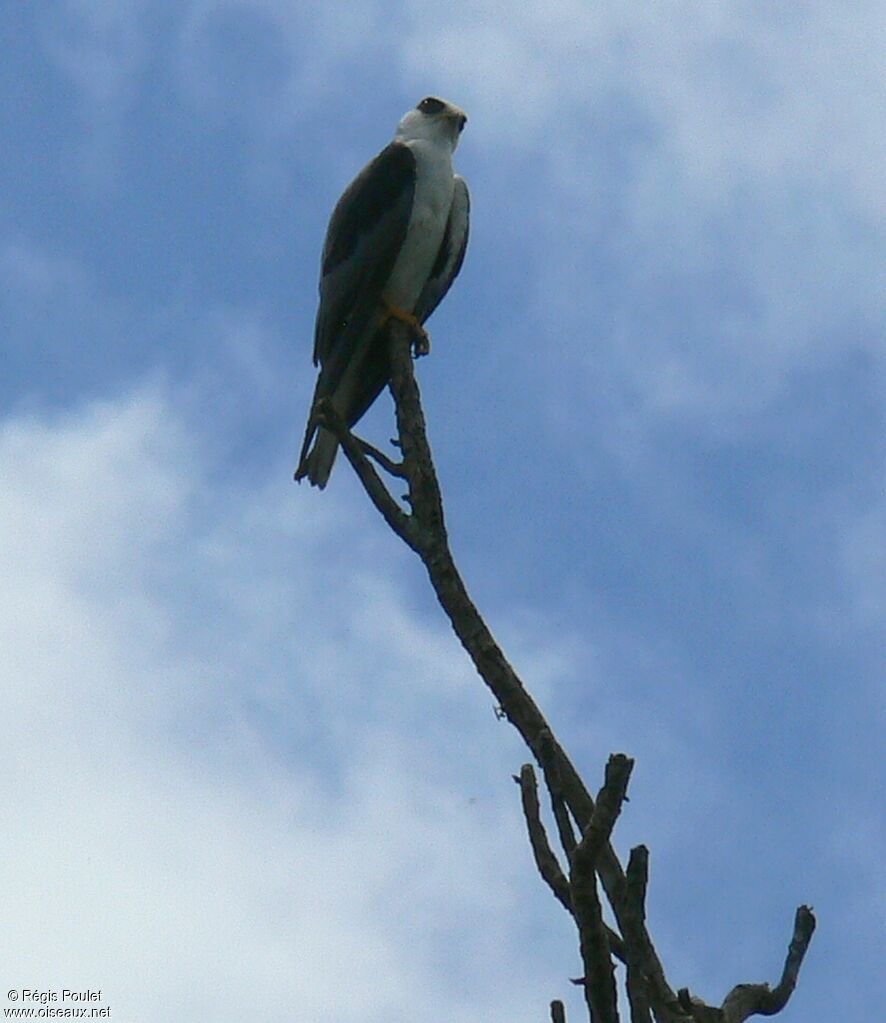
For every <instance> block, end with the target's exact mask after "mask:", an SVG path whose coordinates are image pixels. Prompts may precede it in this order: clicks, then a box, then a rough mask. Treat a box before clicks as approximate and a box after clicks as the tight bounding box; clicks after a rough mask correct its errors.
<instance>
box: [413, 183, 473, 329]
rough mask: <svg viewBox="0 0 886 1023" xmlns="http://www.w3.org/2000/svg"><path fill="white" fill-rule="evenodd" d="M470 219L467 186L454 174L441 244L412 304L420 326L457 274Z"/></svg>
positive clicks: (469, 200) (465, 244)
mask: <svg viewBox="0 0 886 1023" xmlns="http://www.w3.org/2000/svg"><path fill="white" fill-rule="evenodd" d="M470 215H471V197H470V195H469V194H468V186H467V184H466V182H465V179H464V178H463V177H461V176H460V175H458V174H456V175H455V187H454V189H453V192H452V205H451V206H450V207H449V218H448V219H447V221H446V230H445V231H444V232H443V241H442V242H441V243H440V250H439V251H438V253H437V258H436V259H435V260H434V265H433V267H432V268H431V274H430V276H429V277H428V279H427V282H426V283H425V286H424V288H422V291H421V294H420V295H419V296H418V301H417V302H416V303H415V316H416V319H417V320H418V321H419V322H420V323H424V322H425V320H426V319H427V318H428V317H429V316H430V315H431V313H432V312H433V311H434V310H435V309H436V308H437V306H438V305H439V304H440V303H441V302H442V301H443V297H444V296H445V295H446V292H447V291H449V289H450V287H451V286H452V282H453V281H454V280H455V278H456V277H457V276H458V272H459V270H461V265H462V263H463V262H464V258H465V250H466V249H467V247H468V227H469V221H470Z"/></svg>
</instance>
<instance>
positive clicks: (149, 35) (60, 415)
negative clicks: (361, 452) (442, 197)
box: [0, 0, 886, 1023]
mask: <svg viewBox="0 0 886 1023" xmlns="http://www.w3.org/2000/svg"><path fill="white" fill-rule="evenodd" d="M0 33H2V40H3V53H4V59H3V61H2V62H0V90H2V103H0V122H2V133H3V138H4V145H3V147H2V149H0V343H2V358H3V373H2V375H0V408H2V413H0V414H2V421H0V478H2V480H3V486H2V488H0V535H2V537H3V543H2V545H0V608H2V614H0V636H2V641H0V647H2V649H3V651H4V653H3V667H2V669H0V672H2V680H3V690H4V707H5V709H4V718H5V726H6V727H5V729H4V742H3V749H2V752H0V765H2V770H0V779H2V780H0V787H2V793H3V796H2V798H3V805H4V818H5V819H6V821H7V827H6V828H5V829H4V831H5V838H4V843H3V850H2V853H0V869H2V872H3V876H4V879H5V885H4V888H5V902H6V916H7V922H8V926H7V927H6V928H4V933H3V936H2V938H0V961H2V962H3V964H4V965H3V973H2V977H0V980H2V981H3V983H4V984H5V988H0V990H6V989H8V988H25V987H32V988H41V989H52V988H59V989H60V988H61V987H64V986H67V987H92V988H99V987H100V988H102V989H103V995H104V999H105V1002H104V1004H106V1005H110V1006H111V1007H112V1009H113V1016H114V1018H119V1019H123V1020H127V1019H137V1018H138V1019H168V1020H171V1021H191V1020H193V1019H197V1018H211V1019H214V1020H218V1021H226V1020H231V1021H234V1020H241V1019H243V1018H246V1017H247V1016H248V1017H249V1018H251V1019H256V1020H277V1019H281V1018H295V1019H305V1020H312V1019H320V1018H324V1019H336V1020H339V1021H342V1023H348V1021H351V1020H353V1021H354V1023H358V1021H359V1023H374V1021H381V1020H385V1021H389V1020H400V1019H407V1018H408V1019H410V1020H411V1021H414V1023H424V1021H427V1023H431V1021H436V1020H440V1019H447V1020H449V1021H451V1023H477V1021H480V1020H484V1021H486V1020H490V1019H492V1020H495V1019H502V1020H504V1019H508V1020H511V1021H514V1023H523V1021H526V1023H530V1021H538V1020H540V1019H543V1018H546V1016H545V1014H546V1005H547V1003H548V1001H549V1000H550V999H551V998H553V997H563V998H565V999H566V1000H567V1004H568V1007H569V1009H570V1012H571V1015H572V1017H573V1018H575V1019H579V1018H582V1016H581V1013H582V1010H581V1007H580V1002H579V1000H578V995H577V993H576V992H575V990H574V989H571V988H570V986H569V985H568V983H567V981H566V978H567V977H569V976H575V975H577V972H578V969H579V967H578V959H577V950H576V942H575V938H574V934H573V933H572V930H571V927H570V924H569V921H568V920H567V919H566V917H565V915H564V914H563V912H562V911H561V910H560V908H559V906H558V905H557V904H555V902H554V901H553V899H552V898H551V897H550V896H549V895H548V893H547V891H546V890H545V889H543V886H542V884H541V882H540V881H539V880H538V878H537V877H536V875H535V872H534V869H533V867H532V865H531V862H530V855H529V851H528V846H527V843H526V840H525V838H524V835H523V828H522V823H521V818H520V813H519V805H518V798H517V792H516V789H515V787H514V785H513V783H512V782H511V780H510V775H511V774H512V773H514V772H515V771H517V769H518V768H519V766H520V764H521V763H522V762H523V760H524V759H525V754H524V752H523V751H522V750H521V748H520V745H519V743H518V741H517V739H516V737H515V736H514V735H513V734H511V732H510V731H509V730H508V727H507V726H506V725H504V724H502V723H500V722H497V721H496V719H495V716H494V714H493V708H492V705H491V702H490V700H489V698H488V697H487V694H486V691H485V690H484V689H483V687H482V685H481V684H480V682H479V681H478V680H477V679H476V678H475V677H474V676H473V675H472V673H471V670H470V668H469V666H468V664H467V663H466V658H465V657H464V656H463V654H462V653H461V650H460V648H459V647H458V646H457V644H456V641H455V640H454V638H453V637H452V635H451V634H450V632H449V630H448V626H447V624H446V622H445V621H444V620H443V619H442V616H441V613H440V612H439V610H438V608H437V607H436V605H435V603H434V600H433V597H432V595H431V594H430V592H429V589H428V586H427V583H426V581H425V578H424V576H423V571H422V569H421V566H420V564H419V563H418V562H417V561H416V560H415V558H414V557H413V556H412V555H411V554H410V553H409V552H408V551H406V550H405V549H402V548H401V547H400V546H399V545H398V544H397V542H396V541H395V539H394V538H393V537H392V536H391V535H390V534H389V533H388V532H387V531H386V529H385V527H384V526H383V524H382V523H381V521H380V520H378V519H377V517H376V516H375V515H374V514H373V512H372V511H371V509H370V508H369V507H368V505H367V501H366V500H365V498H364V497H363V495H362V493H361V491H360V490H359V488H358V486H357V484H356V483H355V481H354V479H353V478H352V477H351V474H350V472H349V470H348V468H347V466H346V465H344V464H339V465H338V466H337V467H336V471H335V473H334V474H333V478H332V481H331V483H330V486H329V488H328V489H327V490H326V491H325V492H324V493H322V494H321V493H317V492H315V491H312V490H310V489H308V488H306V487H297V486H296V485H294V484H293V483H292V482H291V475H292V470H293V468H294V464H295V456H296V453H297V449H298V446H299V444H300V441H301V435H302V430H303V426H304V418H305V415H306V412H307V406H308V401H309V398H310V394H311V391H312V388H313V382H314V371H313V367H312V366H311V363H310V351H311V344H312V339H311V335H312V329H313V318H314V314H315V308H316V286H317V271H318V262H319V251H320V247H321V244H322V238H323V233H324V231H325V226H326V221H327V218H328V215H329V212H330V211H331V209H332V206H333V205H334V203H335V201H336V199H337V198H338V196H339V194H340V193H341V191H342V189H343V188H344V187H345V185H346V184H347V183H348V182H349V180H350V179H351V177H352V176H353V175H354V174H355V173H356V172H357V171H358V170H359V169H360V167H361V166H362V165H363V164H364V163H365V162H366V161H367V160H368V159H369V158H370V157H371V156H372V155H374V153H375V152H376V151H377V150H378V149H380V148H381V147H382V146H383V145H384V144H385V143H386V142H387V141H388V139H389V138H390V136H391V134H392V133H393V129H394V127H395V125H396V122H397V120H398V119H399V117H400V116H401V114H402V113H403V112H404V111H405V110H406V109H408V108H409V107H410V106H412V105H414V104H415V102H417V101H418V100H419V99H420V98H421V97H422V96H424V95H426V94H428V93H438V94H441V95H444V96H446V97H448V98H450V99H452V100H453V101H454V102H456V103H458V104H459V105H460V106H462V107H464V109H465V110H466V111H467V112H468V115H469V122H468V127H467V129H466V131H465V133H464V135H463V138H462V143H461V146H460V148H459V151H458V153H457V157H456V163H457V166H458V168H459V170H460V171H461V172H462V173H463V174H464V175H465V176H466V178H467V179H468V182H469V184H470V187H471V192H472V200H473V221H472V237H471V244H470V248H469V252H468V257H467V260H466V263H465V267H464V269H463V272H462V275H461V277H460V278H459V280H458V283H457V285H456V287H454V289H453V291H452V292H451V294H450V295H449V297H448V298H447V300H446V302H445V303H444V304H443V305H442V306H441V308H440V310H439V311H438V312H437V313H436V314H435V316H434V318H433V320H432V321H431V323H430V325H429V326H430V328H431V332H432V335H433V342H434V347H433V351H432V354H431V356H430V357H429V358H428V359H425V360H423V361H422V362H421V363H420V364H419V366H418V372H419V376H420V382H421V385H422V388H423V394H424V398H425V404H426V410H427V413H428V417H429V426H430V434H431V440H432V444H433V448H434V452H435V455H436V457H437V462H438V469H439V473H440V476H441V479H442V482H443V485H444V489H445V496H446V500H447V512H448V519H449V527H450V533H451V537H452V542H453V546H454V549H455V551H456V554H457V556H458V559H459V562H460V565H461V567H462V570H463V573H464V575H465V577H466V580H467V582H468V585H469V587H470V588H471V590H472V592H473V594H474V596H475V598H476V600H477V602H478V604H479V605H480V606H481V608H482V609H483V611H484V612H485V614H486V616H487V618H488V621H489V623H490V625H491V626H492V628H493V630H494V631H495V632H496V634H497V635H498V636H499V638H500V639H501V641H502V642H503V644H504V645H505V647H506V648H507V649H508V651H509V652H510V654H511V655H512V657H513V660H514V661H515V663H516V665H517V666H518V669H519V670H520V671H521V673H522V674H523V676H524V678H525V680H526V682H527V683H528V685H529V686H530V688H531V689H532V691H533V692H534V693H535V694H536V696H537V698H538V699H539V701H540V702H541V704H542V705H543V707H544V708H545V710H546V712H547V713H548V715H549V717H550V719H551V721H552V723H553V725H554V727H555V728H556V729H557V730H558V731H559V733H560V735H561V737H562V739H563V741H564V743H565V744H566V746H567V747H568V748H569V749H570V751H571V752H572V754H573V756H574V758H575V760H576V761H577V763H578V764H579V765H580V766H581V767H582V769H583V770H584V771H585V772H586V776H587V778H588V781H589V782H590V783H591V784H592V785H594V786H596V785H597V784H598V782H599V779H600V776H601V772H602V766H603V764H604V762H605V759H606V756H607V755H608V753H609V752H611V751H615V750H623V751H625V752H628V753H629V754H631V755H632V756H634V757H636V759H637V765H636V768H635V772H634V778H633V781H632V799H631V802H630V804H629V805H628V806H627V808H626V812H625V813H624V815H623V817H622V819H621V821H620V823H619V828H618V832H617V835H616V842H617V845H618V846H619V848H620V849H622V850H624V851H626V850H627V849H628V848H629V847H630V846H631V845H632V844H635V843H637V842H640V841H642V842H645V843H646V844H647V845H649V847H650V848H651V851H652V883H651V890H650V904H649V916H650V926H651V929H652V932H653V935H654V936H655V938H656V940H657V943H658V946H659V950H660V953H661V954H662V956H663V958H664V960H665V962H666V964H667V966H668V969H669V973H670V978H671V981H672V983H673V984H674V985H675V986H684V985H686V986H689V987H690V988H692V989H693V990H694V991H697V992H698V993H699V994H701V995H702V996H704V997H706V998H707V999H708V1000H711V1001H713V1000H717V999H719V998H720V997H722V995H723V994H724V993H725V991H726V990H728V988H729V987H731V985H732V984H733V983H737V982H739V981H757V980H764V979H767V980H776V979H777V975H778V971H779V970H780V967H781V962H782V958H783V954H784V950H785V946H786V943H787V940H788V937H789V932H790V926H791V921H792V917H793V912H794V909H795V907H796V906H797V905H799V904H800V903H803V902H808V903H810V904H812V905H813V906H814V907H815V909H816V911H817V913H818V915H819V920H820V926H819V931H818V932H817V934H816V936H815V939H814V942H813V945H812V949H811V951H810V954H809V956H808V958H807V962H806V964H805V966H804V969H803V973H802V976H801V984H800V987H799V989H798V991H797V993H796V995H795V997H794V999H793V1001H792V1002H791V1004H790V1006H789V1008H788V1009H787V1010H786V1011H785V1013H784V1014H783V1017H782V1018H783V1019H785V1020H786V1021H789V1020H793V1019H797V1020H810V1019H814V1018H815V1019H818V1018H820V1019H837V1018H839V1019H840V1020H844V1021H847V1023H854V1021H858V1023H862V1021H866V1020H868V1019H870V1009H869V1006H870V1005H871V1004H877V1003H878V1001H881V1000H882V987H881V994H880V995H879V998H878V996H877V992H876V990H875V989H876V986H877V984H880V985H882V980H880V979H879V977H880V974H881V973H882V956H883V946H884V941H883V916H884V912H883V911H884V873H883V862H884V846H886V841H884V833H883V812H882V804H883V776H884V772H883V757H882V753H881V750H882V746H883V732H884V729H883V698H882V678H883V668H884V644H883V626H884V597H886V540H884V537H886V486H884V484H886V440H884V437H886V433H884V427H886V413H884V409H886V405H884V390H886V388H884V383H886V373H884V369H886V366H884V356H886V347H884V336H886V334H884V328H886V316H884V311H886V310H884V306H886V302H884V286H883V265H884V257H886V244H884V191H883V181H884V180H886V150H884V145H883V129H882V126H883V123H884V115H886V84H884V79H883V75H882V53H883V52H884V50H886V18H884V15H883V11H882V8H881V7H880V5H877V4H874V3H866V2H860V3H856V4H853V5H852V6H851V8H846V7H845V6H844V7H843V8H842V9H838V8H837V7H836V6H834V5H827V4H818V3H797V4H793V5H790V6H788V5H768V4H766V5H763V4H749V3H734V4H729V5H720V4H718V5H713V4H702V3H689V2H676V0H675V2H670V3H657V4H642V5H641V4H601V5H595V6H594V7H593V8H592V7H591V5H587V4H583V3H578V2H569V0H566V2H562V3H557V4H538V5H534V6H529V5H525V6H524V7H522V8H513V7H511V6H510V5H507V6H505V5H503V4H500V3H492V2H480V3H471V4H463V3H457V2H456V3H451V4H447V5H440V4H434V3H424V2H419V0H415V2H406V3H393V4H392V3H384V4H382V3H369V2H361V0H355V2H353V3H350V4H347V5H340V6H339V5H300V4H290V3H284V2H282V0H229V2H220V0H178V2H176V3H171V2H163V0H115V2H113V3H111V2H103V0H65V2H50V0H43V2H40V3H34V4H6V5H3V7H2V9H0ZM390 421H391V409H390V403H389V399H388V398H387V397H386V396H385V397H383V398H382V399H380V401H379V403H378V407H377V408H376V409H374V410H373V411H372V413H371V414H370V415H369V416H368V417H367V420H366V423H365V431H364V432H365V433H366V435H367V436H369V437H371V438H372V439H374V440H375V441H377V442H383V441H384V439H385V438H386V437H387V436H389V435H390V430H391V426H390Z"/></svg>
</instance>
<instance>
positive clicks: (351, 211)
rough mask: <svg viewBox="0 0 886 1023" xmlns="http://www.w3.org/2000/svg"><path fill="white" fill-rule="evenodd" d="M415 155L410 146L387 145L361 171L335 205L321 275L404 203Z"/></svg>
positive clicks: (393, 143)
mask: <svg viewBox="0 0 886 1023" xmlns="http://www.w3.org/2000/svg"><path fill="white" fill-rule="evenodd" d="M415 173H416V154H415V153H414V152H413V151H412V148H411V147H410V146H409V144H407V143H405V142H400V141H396V140H395V141H394V142H390V143H389V144H388V145H387V146H385V148H384V149H383V150H382V151H381V152H380V153H379V154H378V155H377V156H376V157H374V158H373V159H372V160H370V161H369V163H368V164H366V166H365V167H364V168H363V170H361V171H360V173H359V174H358V175H357V177H356V178H354V180H353V181H352V182H351V183H350V185H348V187H347V188H346V189H345V190H344V192H343V193H342V196H341V198H340V199H339V201H338V202H337V203H336V206H335V209H334V210H333V212H332V217H331V219H330V221H329V230H328V231H327V232H326V243H325V245H324V247H323V275H324V276H325V275H326V274H328V273H330V272H331V271H332V270H334V269H335V268H336V267H337V266H338V265H339V264H340V263H342V262H343V261H344V260H346V259H347V258H348V257H349V256H350V255H351V254H352V253H353V252H354V249H355V248H356V246H357V244H358V242H359V241H360V238H361V236H363V235H365V234H366V233H367V232H369V231H371V230H372V229H373V228H374V227H375V226H376V225H377V224H378V221H379V220H380V219H381V218H382V217H383V216H384V215H385V214H386V213H388V212H390V211H391V210H392V209H394V208H396V207H398V206H400V205H401V204H402V203H403V201H404V193H410V192H411V190H412V189H413V188H414V184H415Z"/></svg>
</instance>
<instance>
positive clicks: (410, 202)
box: [295, 96, 470, 488]
mask: <svg viewBox="0 0 886 1023" xmlns="http://www.w3.org/2000/svg"><path fill="white" fill-rule="evenodd" d="M466 120H467V118H466V117H465V114H464V112H463V111H462V110H460V109H459V108H458V107H457V106H455V105H454V104H452V103H448V102H447V101H446V100H443V99H438V98H437V97H436V96H428V97H426V98H425V99H423V100H422V101H421V102H420V103H419V104H418V106H416V107H415V109H413V110H410V111H409V112H408V113H407V114H405V115H404V116H403V118H402V119H401V121H400V124H399V125H398V126H397V133H396V135H395V136H394V139H393V141H392V142H391V143H389V144H388V145H387V146H385V148H384V149H383V150H382V151H381V152H380V153H379V154H378V156H376V157H375V159H374V160H372V161H371V162H370V163H369V164H367V165H366V167H364V168H363V170H362V171H360V173H359V174H358V175H357V177H356V178H355V179H354V181H353V182H352V183H351V184H350V185H349V186H348V188H347V189H346V190H345V193H344V195H342V197H341V199H339V201H338V203H337V205H336V207H335V209H334V210H333V213H332V217H331V219H330V221H329V228H328V230H327V232H326V241H325V243H324V245H323V262H322V269H321V274H320V308H319V309H318V311H317V323H316V327H315V330H314V365H319V366H320V375H319V378H318V380H317V386H316V388H315V390H314V398H313V402H312V404H311V413H310V415H309V417H308V426H307V430H306V432H305V440H304V444H303V445H302V450H301V456H300V458H299V465H298V469H297V470H296V473H295V478H296V479H297V480H301V479H303V478H304V477H305V476H307V478H308V479H309V480H310V482H311V483H312V484H313V485H314V486H318V487H321V488H322V487H325V486H326V483H327V481H328V479H329V473H330V472H331V471H332V463H333V461H334V460H335V455H336V451H337V450H338V442H337V441H336V439H335V436H334V435H333V434H332V433H331V432H330V431H329V430H328V429H326V428H325V427H324V426H321V425H319V423H318V422H317V405H318V402H320V401H322V400H323V399H327V400H328V401H330V402H331V404H332V407H333V408H334V409H335V411H336V412H338V414H339V415H340V416H341V417H342V419H344V421H345V422H346V423H347V424H348V426H353V425H354V424H355V423H356V422H357V420H358V419H360V417H361V416H362V415H363V414H364V412H366V410H367V409H368V408H369V406H370V405H371V404H372V403H373V402H374V401H375V399H376V398H377V397H378V395H379V394H380V393H381V391H382V390H383V389H384V387H385V385H386V384H387V382H388V378H389V376H390V372H389V368H388V354H387V345H386V331H385V329H384V328H385V326H386V324H387V323H388V321H389V320H390V319H391V318H394V319H398V320H401V321H402V322H404V323H406V324H408V325H409V327H410V330H411V332H412V336H413V341H414V345H415V350H416V354H425V353H426V352H428V351H429V350H430V343H429V339H428V335H427V334H426V332H425V330H424V327H423V326H422V325H423V324H424V322H425V320H427V318H428V317H429V316H430V315H431V313H432V312H433V311H434V310H435V309H436V308H437V306H438V305H439V303H440V301H441V299H442V298H443V296H444V295H445V294H446V292H447V291H448V290H449V287H450V285H451V284H452V282H453V281H454V280H455V277H456V275H457V274H458V272H459V270H460V269H461V264H462V261H463V259H464V255H465V248H466V246H467V243H468V217H469V205H470V203H469V197H468V186H467V185H466V184H465V181H464V179H463V178H462V177H460V176H459V175H458V174H455V173H454V172H453V169H452V154H453V152H454V151H455V147H456V146H457V145H458V140H459V136H460V135H461V132H462V129H463V128H464V126H465V122H466Z"/></svg>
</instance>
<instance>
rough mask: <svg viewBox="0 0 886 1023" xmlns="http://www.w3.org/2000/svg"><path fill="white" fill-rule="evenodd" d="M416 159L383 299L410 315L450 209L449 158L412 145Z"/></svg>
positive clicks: (434, 256)
mask: <svg viewBox="0 0 886 1023" xmlns="http://www.w3.org/2000/svg"><path fill="white" fill-rule="evenodd" d="M411 148H412V151H413V154H414V155H415V159H416V177H415V192H414V195H413V200H412V213H411V215H410V218H409V226H408V228H407V230H406V237H405V239H404V241H403V246H402V248H401V249H400V254H399V255H398V257H397V259H396V261H395V263H394V268H393V270H392V271H391V276H390V278H389V280H388V284H387V286H386V287H385V289H384V297H385V298H386V299H387V301H388V302H390V303H391V304H392V305H395V306H397V307H398V308H400V309H404V310H406V311H409V312H411V311H412V310H413V309H414V308H415V303H416V302H417V301H418V296H419V295H420V294H421V291H422V288H423V287H424V285H425V282H426V281H427V279H428V277H429V276H430V273H431V268H432V267H433V265H434V260H435V259H436V257H437V252H438V251H439V249H440V244H441V242H442V241H443V234H444V232H445V230H446V221H447V219H448V217H449V209H450V207H451V206H452V190H453V186H454V182H453V176H452V156H451V153H450V152H449V151H448V150H447V151H445V152H440V151H439V150H438V149H437V148H436V147H433V146H430V145H413V146H412V147H411Z"/></svg>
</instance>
